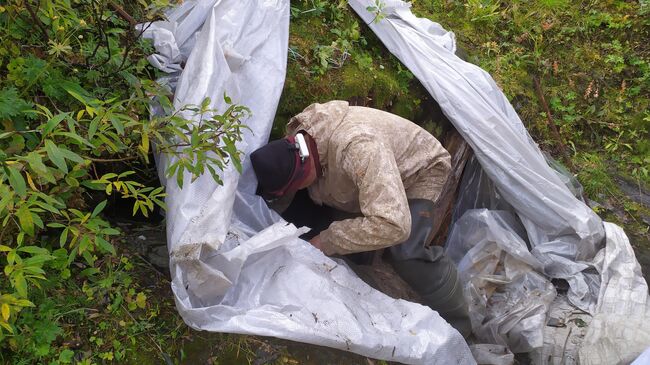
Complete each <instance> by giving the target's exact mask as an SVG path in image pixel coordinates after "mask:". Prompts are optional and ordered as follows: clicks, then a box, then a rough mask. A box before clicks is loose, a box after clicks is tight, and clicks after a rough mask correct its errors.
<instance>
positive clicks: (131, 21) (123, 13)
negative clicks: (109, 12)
mask: <svg viewBox="0 0 650 365" xmlns="http://www.w3.org/2000/svg"><path fill="white" fill-rule="evenodd" d="M108 5H110V7H111V8H113V10H115V11H117V13H118V14H120V16H122V18H124V19H125V20H126V21H127V22H129V24H131V26H132V27H134V26H135V25H136V24H138V22H137V21H136V20H135V19H134V18H133V17H132V16H131V15H129V13H127V12H126V11H124V9H122V7H121V6H119V5H117V4H116V3H114V2H112V1H109V2H108Z"/></svg>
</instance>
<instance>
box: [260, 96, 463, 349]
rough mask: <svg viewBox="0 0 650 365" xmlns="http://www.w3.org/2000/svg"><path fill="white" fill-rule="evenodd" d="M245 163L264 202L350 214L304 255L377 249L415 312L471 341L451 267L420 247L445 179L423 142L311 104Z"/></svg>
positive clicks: (415, 133)
mask: <svg viewBox="0 0 650 365" xmlns="http://www.w3.org/2000/svg"><path fill="white" fill-rule="evenodd" d="M251 162H252V165H253V169H254V171H255V174H256V176H257V179H258V193H259V194H260V195H262V196H263V197H264V198H265V199H266V200H267V202H271V204H273V203H277V202H285V204H284V205H285V206H286V202H290V201H291V198H292V197H293V195H294V194H295V193H296V192H297V191H298V190H300V189H304V188H307V189H308V192H309V197H310V198H311V200H313V201H314V202H315V203H316V204H317V205H326V206H329V207H332V208H336V209H338V210H340V211H344V212H348V213H352V214H354V216H352V217H351V218H348V219H342V220H338V221H334V222H332V223H331V224H330V225H329V227H327V228H326V229H324V230H323V231H321V232H320V233H319V234H318V235H317V236H315V237H313V238H312V239H311V240H310V243H311V244H312V245H313V246H315V247H316V248H318V249H320V250H321V251H323V252H324V253H325V254H326V255H343V256H345V255H350V254H355V253H359V252H368V251H375V250H380V249H386V251H387V252H386V256H387V257H388V261H389V262H390V263H391V265H392V266H393V268H394V269H395V271H396V272H397V274H398V275H399V276H400V277H401V278H402V279H404V281H405V282H406V283H408V284H409V285H410V286H411V287H412V288H413V289H414V291H415V292H416V293H417V294H418V295H419V297H420V298H421V301H422V303H423V304H426V305H428V306H429V307H430V308H432V309H433V310H436V311H437V312H438V313H439V314H440V315H441V316H442V317H443V318H445V319H446V320H447V321H448V322H449V323H450V324H451V325H452V326H454V327H455V328H456V329H457V330H458V331H459V332H460V333H461V334H463V335H464V336H465V337H467V336H468V335H469V334H470V332H471V325H470V320H469V315H468V310H467V304H466V302H465V299H464V297H463V293H462V288H461V284H460V282H459V278H458V273H457V270H456V267H455V266H454V264H453V263H452V262H451V261H450V260H449V259H448V258H447V257H446V256H445V255H444V254H443V248H442V247H439V246H429V245H428V244H429V243H430V240H431V239H432V238H433V237H432V235H433V234H434V233H435V232H432V227H433V220H434V219H436V217H434V216H433V207H434V202H435V201H436V200H437V199H438V196H439V195H440V192H441V190H442V187H443V185H444V183H445V181H446V180H447V176H448V174H449V170H450V156H449V153H448V152H447V150H445V149H444V148H443V147H442V145H441V144H440V142H439V141H438V140H437V139H436V138H435V137H434V136H432V135H431V134H430V133H429V132H427V131H426V130H424V129H423V128H421V127H419V126H418V125H416V124H415V123H413V122H411V121H409V120H406V119H404V118H401V117H399V116H397V115H394V114H391V113H388V112H385V111H381V110H377V109H372V108H366V107H359V106H350V105H349V104H348V103H347V102H345V101H330V102H327V103H324V104H312V105H310V106H308V107H307V108H306V109H305V110H304V111H303V112H302V113H300V114H298V115H296V116H295V117H293V118H291V120H290V121H289V123H288V125H287V137H285V138H283V139H280V140H277V141H272V142H270V143H268V144H267V145H265V146H262V147H261V148H259V149H258V150H256V151H254V152H253V153H252V154H251ZM276 205H277V204H276ZM281 209H282V208H280V210H281Z"/></svg>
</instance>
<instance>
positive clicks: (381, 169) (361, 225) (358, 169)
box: [320, 136, 411, 255]
mask: <svg viewBox="0 0 650 365" xmlns="http://www.w3.org/2000/svg"><path fill="white" fill-rule="evenodd" d="M342 154H343V155H342V157H341V159H340V160H341V161H342V162H341V168H342V169H343V170H344V172H345V173H346V175H347V176H348V177H349V178H350V179H351V180H352V182H353V183H354V184H355V185H356V186H357V188H358V190H359V205H360V207H361V213H362V214H363V216H361V217H359V218H354V219H346V220H342V221H337V222H334V223H332V224H331V225H330V226H329V228H328V229H326V230H324V231H323V232H321V233H320V239H321V244H322V247H323V251H324V252H325V253H326V254H328V255H331V254H348V253H354V252H362V251H372V250H377V249H380V248H384V247H388V246H392V245H395V244H398V243H401V242H403V241H405V240H406V239H407V238H408V236H409V234H410V231H411V215H410V212H409V207H408V202H407V200H406V192H405V191H404V186H403V184H402V179H401V176H400V173H399V169H398V168H397V163H396V162H395V158H394V156H393V152H392V151H391V150H390V148H389V147H388V146H385V145H384V144H383V143H382V142H381V141H377V140H376V139H374V138H372V136H368V137H366V136H364V137H358V138H355V139H353V141H352V142H351V143H349V144H348V145H347V146H346V147H345V148H344V149H343V151H342Z"/></svg>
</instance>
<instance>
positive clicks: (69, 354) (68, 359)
mask: <svg viewBox="0 0 650 365" xmlns="http://www.w3.org/2000/svg"><path fill="white" fill-rule="evenodd" d="M73 357H74V351H72V350H68V349H65V350H63V351H61V353H60V354H59V362H60V363H61V364H70V363H72V358H73Z"/></svg>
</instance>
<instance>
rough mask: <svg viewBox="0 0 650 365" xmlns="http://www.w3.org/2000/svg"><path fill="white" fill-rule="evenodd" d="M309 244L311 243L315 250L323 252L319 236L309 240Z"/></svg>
mask: <svg viewBox="0 0 650 365" xmlns="http://www.w3.org/2000/svg"><path fill="white" fill-rule="evenodd" d="M309 243H311V245H312V246H314V247H316V248H317V249H319V250H321V251H323V248H322V247H321V242H320V235H318V236H316V237H314V238H312V239H310V240H309Z"/></svg>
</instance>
